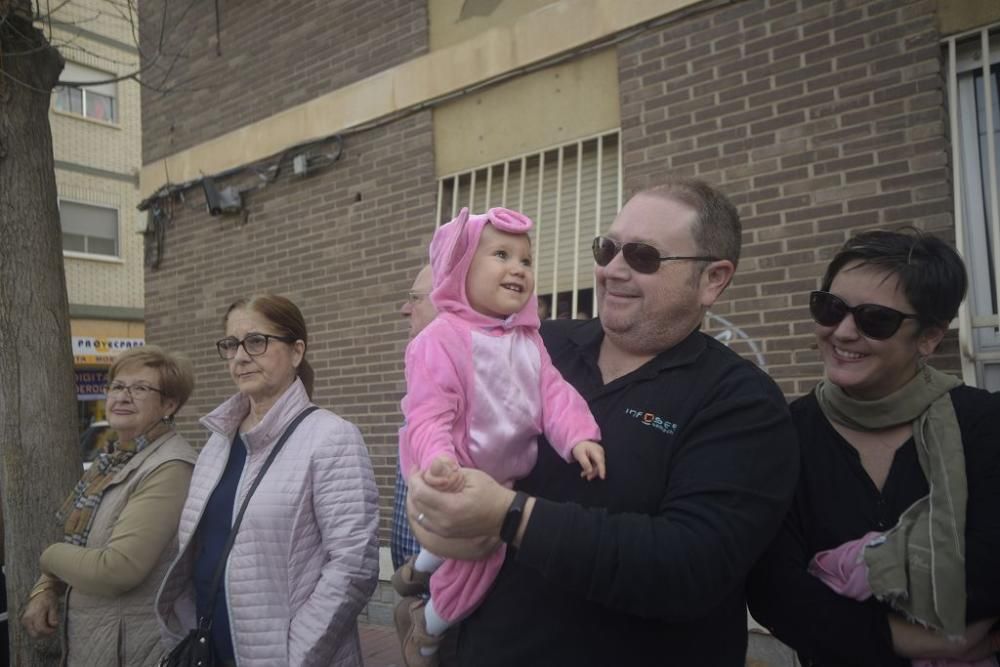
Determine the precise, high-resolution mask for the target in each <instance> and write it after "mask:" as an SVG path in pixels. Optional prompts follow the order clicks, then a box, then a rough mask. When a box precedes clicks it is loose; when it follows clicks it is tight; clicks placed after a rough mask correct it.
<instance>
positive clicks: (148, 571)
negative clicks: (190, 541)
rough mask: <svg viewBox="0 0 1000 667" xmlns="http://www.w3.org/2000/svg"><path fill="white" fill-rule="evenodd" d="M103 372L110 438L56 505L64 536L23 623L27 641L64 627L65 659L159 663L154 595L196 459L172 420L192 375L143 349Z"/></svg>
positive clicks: (85, 666)
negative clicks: (61, 610)
mask: <svg viewBox="0 0 1000 667" xmlns="http://www.w3.org/2000/svg"><path fill="white" fill-rule="evenodd" d="M108 377H109V379H110V384H108V387H107V414H108V422H109V424H110V426H111V428H112V429H114V431H115V434H116V440H114V441H113V442H112V443H111V444H110V445H109V447H108V449H107V450H106V451H103V452H101V453H100V454H99V455H98V457H97V459H96V460H95V461H94V463H93V465H91V467H90V469H89V470H87V472H85V473H84V474H83V477H81V479H80V481H79V482H78V483H77V485H76V488H74V489H73V491H72V493H70V494H69V496H68V497H67V498H66V501H65V502H64V503H63V506H62V509H60V510H59V512H58V514H57V516H58V518H59V521H60V522H62V524H63V526H64V530H65V537H64V539H63V541H62V542H60V543H57V544H53V545H51V546H50V547H48V548H47V549H46V550H45V551H43V552H42V556H41V558H40V561H39V562H40V565H41V572H42V575H41V577H40V578H39V579H38V582H37V583H36V584H35V587H34V588H33V589H32V591H31V594H30V597H29V599H28V602H27V605H26V607H25V611H24V613H23V615H22V617H21V623H22V624H23V625H24V627H25V629H26V630H27V631H28V634H29V635H31V636H32V637H40V636H45V635H52V634H53V633H55V632H56V631H57V630H61V633H62V639H63V660H62V664H64V665H80V666H81V667H90V666H92V665H128V666H129V667H132V666H133V665H140V666H141V665H156V664H157V663H158V662H159V659H160V657H161V654H162V650H161V644H160V633H159V628H158V625H157V622H156V616H155V614H154V613H153V598H154V596H155V595H156V590H157V587H158V586H159V584H160V581H161V579H162V578H163V575H164V573H165V572H166V569H167V566H168V565H169V563H170V562H171V560H173V558H174V555H175V553H176V547H177V543H176V527H177V521H178V520H179V518H180V514H181V508H182V507H183V505H184V498H185V496H186V495H187V491H188V484H189V483H190V481H191V472H192V469H193V467H194V462H195V459H196V458H197V455H196V454H195V451H194V450H193V449H192V448H191V446H190V445H188V443H187V441H186V440H184V438H182V437H181V436H180V435H179V434H177V433H176V432H175V431H174V429H173V416H174V414H176V412H177V411H178V410H180V408H181V407H182V406H183V405H184V403H185V402H186V401H187V399H188V396H190V395H191V390H192V388H193V387H194V376H193V374H192V372H191V364H190V362H188V361H187V360H186V359H184V358H183V357H180V356H177V355H173V354H170V353H167V352H165V351H163V350H162V349H160V348H159V347H156V346H153V345H147V346H145V347H139V348H133V349H131V350H128V351H126V352H124V353H122V354H121V355H120V356H119V357H118V358H117V359H116V360H115V362H114V364H112V366H111V369H110V371H109V373H108ZM60 597H63V598H64V600H65V610H64V614H63V616H62V617H61V618H60V615H59V598H60Z"/></svg>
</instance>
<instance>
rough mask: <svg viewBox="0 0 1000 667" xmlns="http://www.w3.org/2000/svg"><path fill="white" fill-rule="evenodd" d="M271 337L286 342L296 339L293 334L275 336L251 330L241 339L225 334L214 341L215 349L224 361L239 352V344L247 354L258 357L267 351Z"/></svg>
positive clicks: (289, 342)
mask: <svg viewBox="0 0 1000 667" xmlns="http://www.w3.org/2000/svg"><path fill="white" fill-rule="evenodd" d="M272 338H273V339H275V340H279V341H281V342H282V343H288V344H292V343H294V342H295V341H297V340H298V338H296V337H295V336H275V335H274V334H264V333H257V332H251V333H248V334H247V335H246V336H245V337H244V338H243V340H240V339H238V338H236V337H235V336H226V337H225V338H223V339H221V340H217V341H215V349H217V350H218V351H219V356H220V357H222V359H223V360H224V361H228V360H230V359H232V358H233V357H235V356H236V353H237V352H239V349H240V346H241V345H242V346H243V349H244V350H246V353H247V354H248V355H250V356H251V357H259V356H260V355H262V354H264V353H265V352H267V342H268V341H269V340H271V339H272Z"/></svg>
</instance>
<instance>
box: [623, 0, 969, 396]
mask: <svg viewBox="0 0 1000 667" xmlns="http://www.w3.org/2000/svg"><path fill="white" fill-rule="evenodd" d="M933 12H934V4H933V2H930V1H926V0H925V1H918V2H903V1H900V0H890V1H883V2H868V1H865V2H862V1H846V2H845V1H842V0H841V1H820V0H816V1H813V2H796V1H794V0H792V1H784V0H744V1H743V2H739V3H736V4H734V5H732V6H728V7H725V8H722V9H715V10H706V11H704V12H701V13H697V14H694V15H692V16H688V17H686V18H684V19H682V20H679V21H678V22H676V23H673V24H670V25H667V26H666V27H664V28H662V29H658V30H655V31H649V32H646V33H644V34H641V35H638V36H636V37H635V38H634V39H631V40H629V41H627V42H625V43H623V44H622V45H621V46H620V47H619V75H620V90H621V114H622V118H621V126H622V144H623V160H624V170H625V181H626V182H625V190H626V192H629V191H634V190H635V189H637V188H641V187H643V186H646V185H649V184H653V183H655V182H656V181H657V179H658V178H659V177H662V175H663V174H664V173H665V172H668V171H673V172H680V173H682V174H686V175H691V176H697V177H699V178H703V179H705V180H707V181H709V182H712V183H715V184H717V185H719V186H721V189H722V190H723V191H725V192H726V193H727V194H729V195H730V196H731V197H732V199H733V201H734V203H736V204H737V205H738V206H739V209H740V214H741V216H742V219H743V229H744V232H743V259H742V260H741V262H740V266H739V270H738V271H737V274H736V279H735V281H734V283H733V285H732V286H730V288H729V289H728V291H727V293H726V295H725V298H724V299H723V300H722V301H721V302H720V303H718V304H716V306H715V308H714V309H713V311H714V312H716V313H718V314H720V315H722V316H723V317H725V318H727V319H728V320H729V321H731V322H732V323H733V324H734V325H736V326H738V327H740V328H741V329H742V330H743V331H744V332H746V334H748V335H749V337H750V338H752V339H754V340H755V341H757V343H758V344H759V346H760V347H761V351H762V353H763V355H764V357H765V359H766V363H767V368H768V371H769V372H770V373H771V375H772V376H773V377H774V378H775V379H776V380H777V381H778V383H779V384H780V385H781V387H782V389H783V390H784V391H785V392H786V394H788V395H790V396H791V395H797V394H801V393H804V392H806V391H808V390H809V388H810V387H811V386H812V385H813V384H814V383H815V381H816V380H817V379H818V377H819V376H820V374H821V373H822V366H821V363H820V361H819V357H818V353H817V352H816V351H815V350H814V349H813V347H814V341H813V336H812V330H813V324H812V322H811V321H810V320H809V316H808V312H807V309H806V303H807V298H808V296H807V294H808V292H809V290H812V289H816V288H818V283H819V277H820V276H821V275H822V272H823V269H824V268H825V265H826V262H827V261H828V260H829V259H830V257H831V256H832V254H833V253H834V252H835V250H836V249H837V248H838V247H839V246H840V245H841V244H842V243H843V242H844V241H845V240H846V239H847V238H848V236H850V235H851V234H853V233H855V232H858V231H860V230H863V229H869V228H876V227H881V228H895V227H898V226H901V225H904V224H906V225H913V226H916V227H919V228H921V229H925V230H928V231H933V232H935V233H938V234H941V235H943V236H945V237H948V238H952V237H953V231H952V215H951V210H952V199H951V194H950V187H951V186H950V182H949V171H948V160H949V153H948V150H949V144H948V141H947V138H946V122H947V121H946V113H945V107H944V83H943V77H942V53H941V49H940V47H939V44H938V40H939V35H938V34H937V32H936V29H935V23H934V15H933ZM734 348H736V349H738V350H740V351H741V352H747V353H748V352H749V349H748V346H747V345H746V344H743V343H736V344H734ZM935 365H936V366H938V367H939V368H945V369H949V370H955V369H957V367H958V359H957V346H956V343H955V336H953V335H952V336H949V338H948V340H947V341H946V343H945V345H944V346H943V349H942V350H941V353H940V354H939V357H938V359H937V360H936V361H935Z"/></svg>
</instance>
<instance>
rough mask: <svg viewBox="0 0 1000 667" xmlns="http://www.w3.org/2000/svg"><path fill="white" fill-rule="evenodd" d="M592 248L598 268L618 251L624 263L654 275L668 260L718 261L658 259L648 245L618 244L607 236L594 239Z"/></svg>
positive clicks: (708, 259)
mask: <svg viewBox="0 0 1000 667" xmlns="http://www.w3.org/2000/svg"><path fill="white" fill-rule="evenodd" d="M593 248H594V261H595V262H597V265H598V266H607V265H608V264H610V263H611V260H613V259H614V258H615V255H617V254H618V252H619V251H620V252H621V253H622V256H623V257H624V258H625V263H626V264H628V265H629V266H630V267H632V269H634V270H635V271H638V272H639V273H656V272H657V271H658V270H659V269H660V263H661V262H666V261H668V260H687V261H695V262H716V261H718V259H719V258H718V257H710V256H708V255H698V256H691V257H687V256H680V255H675V256H667V257H660V251H659V250H657V249H656V248H654V247H653V246H651V245H649V244H648V243H618V241H615V240H614V239H609V238H608V237H607V236H598V237H597V238H596V239H594V246H593Z"/></svg>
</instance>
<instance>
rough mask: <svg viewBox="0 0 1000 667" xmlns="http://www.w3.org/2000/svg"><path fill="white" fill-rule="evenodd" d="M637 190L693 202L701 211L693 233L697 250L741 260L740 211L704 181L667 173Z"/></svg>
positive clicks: (736, 262) (684, 202) (692, 204)
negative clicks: (662, 180) (644, 188)
mask: <svg viewBox="0 0 1000 667" xmlns="http://www.w3.org/2000/svg"><path fill="white" fill-rule="evenodd" d="M637 194H642V195H653V196H655V197H665V198H668V199H673V200H675V201H678V202H680V203H682V204H685V205H686V206H690V207H691V208H693V209H694V210H695V212H696V213H697V214H698V217H697V220H696V221H695V224H694V227H693V229H692V230H691V235H692V236H693V237H694V242H695V243H696V244H697V246H698V252H699V253H703V254H706V255H711V256H713V257H718V258H719V259H728V260H729V261H730V262H732V263H733V266H734V267H735V266H736V265H738V264H739V262H740V247H741V245H742V243H743V238H742V235H743V226H742V225H741V224H740V214H739V212H738V211H737V210H736V207H735V206H734V205H733V203H732V202H731V201H729V199H728V198H727V197H726V195H724V194H722V193H721V192H719V191H718V190H716V189H715V188H713V187H712V186H711V185H709V184H708V183H706V182H705V181H699V180H697V179H694V178H682V177H679V176H677V177H668V178H667V180H666V182H664V183H661V184H660V185H657V186H655V187H652V188H649V189H647V190H642V191H641V192H639V193H637Z"/></svg>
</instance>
